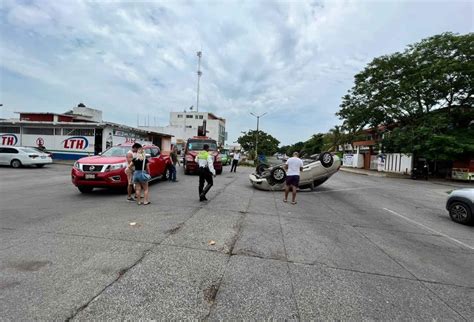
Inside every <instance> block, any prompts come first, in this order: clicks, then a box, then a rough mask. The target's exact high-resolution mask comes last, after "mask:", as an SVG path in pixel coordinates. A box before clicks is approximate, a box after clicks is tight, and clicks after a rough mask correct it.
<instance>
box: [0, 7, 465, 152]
mask: <svg viewBox="0 0 474 322" xmlns="http://www.w3.org/2000/svg"><path fill="white" fill-rule="evenodd" d="M473 10H474V9H473V5H472V2H469V1H456V0H451V1H425V0H419V1H381V0H379V1H355V0H354V1H352V0H347V1H337V0H331V1H329V0H327V1H324V0H322V1H319V0H316V1H314V0H312V1H291V2H281V1H216V0H214V1H147V2H135V1H128V2H122V1H94V2H90V1H89V2H88V1H73V0H70V1H69V0H67V1H60V0H59V1H58V0H56V1H46V0H41V1H34V0H24V1H20V0H16V1H10V0H2V1H1V2H0V18H1V19H0V32H1V35H0V102H1V103H2V104H3V105H4V107H2V111H1V116H3V117H12V116H14V114H13V112H14V111H42V112H46V111H50V112H64V111H66V110H68V109H70V108H71V107H72V106H74V105H77V104H78V103H79V102H83V103H85V104H86V105H87V106H89V107H93V108H98V109H101V110H103V112H104V118H105V119H106V120H108V121H113V122H119V123H124V124H128V125H136V123H137V115H139V116H140V118H141V120H142V121H141V123H143V122H144V119H145V117H146V116H147V115H149V116H150V119H151V120H152V121H151V123H152V124H153V123H154V121H155V120H156V122H157V123H158V124H159V125H166V124H167V123H168V119H169V112H170V111H181V110H183V109H184V108H186V107H189V106H191V105H195V102H196V69H197V57H196V51H198V50H201V49H202V52H203V60H202V72H203V76H202V78H201V95H200V111H210V112H214V113H216V114H217V115H219V116H222V117H224V118H226V119H227V131H228V132H229V140H228V143H232V141H235V140H236V139H237V137H238V136H239V134H240V131H247V130H248V129H251V128H255V126H256V120H255V118H253V117H252V116H251V115H250V114H249V113H250V112H253V113H263V112H268V114H267V115H266V116H265V117H264V118H262V119H261V123H260V124H261V129H262V130H264V131H266V132H268V133H270V134H272V135H273V136H275V137H276V138H277V139H279V140H280V141H281V142H282V143H283V144H290V143H294V142H296V141H301V140H306V139H307V138H309V137H310V136H311V135H312V134H313V133H317V132H325V131H327V130H329V129H330V128H331V127H333V126H334V125H336V124H340V120H338V119H337V117H336V116H335V115H334V113H335V112H337V110H338V108H339V104H340V102H341V97H342V96H343V95H344V94H345V93H346V91H347V90H348V89H350V88H351V86H352V82H353V76H354V75H355V74H356V73H357V72H358V71H360V70H361V69H363V68H364V66H365V65H366V64H367V63H368V62H370V61H371V60H372V59H373V58H374V57H377V56H380V55H384V54H390V53H393V52H396V51H401V50H403V49H404V48H405V47H406V45H408V44H410V43H414V42H417V41H419V40H421V39H422V38H426V37H429V36H432V35H434V34H438V33H441V32H446V31H451V32H457V33H461V34H464V33H468V32H472V31H473V20H474V13H473Z"/></svg>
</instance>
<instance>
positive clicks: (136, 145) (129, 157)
mask: <svg viewBox="0 0 474 322" xmlns="http://www.w3.org/2000/svg"><path fill="white" fill-rule="evenodd" d="M140 147H141V145H140V144H139V143H134V144H133V145H132V148H131V149H130V150H129V151H128V152H127V155H126V158H127V164H128V167H127V168H126V169H125V174H126V175H127V181H128V186H127V200H128V201H135V199H134V198H133V197H132V192H133V172H134V171H135V167H134V165H133V162H132V161H133V159H134V158H135V157H136V155H137V151H138V148H140Z"/></svg>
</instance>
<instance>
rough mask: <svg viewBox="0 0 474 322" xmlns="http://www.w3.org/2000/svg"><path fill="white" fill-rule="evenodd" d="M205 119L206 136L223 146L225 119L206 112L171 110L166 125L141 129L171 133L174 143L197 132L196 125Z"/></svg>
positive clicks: (225, 135)
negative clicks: (168, 122)
mask: <svg viewBox="0 0 474 322" xmlns="http://www.w3.org/2000/svg"><path fill="white" fill-rule="evenodd" d="M204 120H205V121H206V131H207V136H208V137H210V138H211V139H214V140H216V141H217V145H218V146H221V147H223V146H224V145H225V140H226V139H227V133H226V131H225V119H223V118H221V117H217V116H216V115H214V114H212V113H208V112H171V113H170V124H169V125H168V126H158V127H156V126H154V127H151V126H150V127H141V128H143V129H147V130H152V131H159V132H160V133H168V134H171V135H173V142H174V143H178V144H179V143H181V142H184V141H187V140H188V139H189V138H191V137H193V136H196V135H197V134H198V126H201V125H202V124H203V121H204Z"/></svg>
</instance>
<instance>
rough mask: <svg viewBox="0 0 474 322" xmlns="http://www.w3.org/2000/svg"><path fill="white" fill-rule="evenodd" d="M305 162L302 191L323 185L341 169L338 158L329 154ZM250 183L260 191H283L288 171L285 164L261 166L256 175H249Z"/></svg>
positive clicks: (301, 179) (301, 175) (322, 154)
mask: <svg viewBox="0 0 474 322" xmlns="http://www.w3.org/2000/svg"><path fill="white" fill-rule="evenodd" d="M311 157H312V159H308V160H304V159H303V162H304V166H303V171H301V174H300V183H299V188H300V189H311V190H313V189H314V188H316V187H317V186H319V185H321V184H323V183H324V182H326V180H328V179H329V178H330V177H331V176H332V175H333V174H334V173H336V172H337V171H338V170H339V168H340V167H341V160H340V159H339V157H338V156H336V155H332V154H331V153H329V152H324V153H321V154H319V155H315V156H311ZM249 179H250V183H251V184H252V185H253V186H254V187H255V188H257V189H260V190H283V189H284V188H285V181H286V171H285V168H284V164H279V165H276V166H273V167H268V166H266V165H264V164H261V165H259V166H258V167H257V170H256V172H255V173H253V174H250V175H249Z"/></svg>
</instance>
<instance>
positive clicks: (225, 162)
mask: <svg viewBox="0 0 474 322" xmlns="http://www.w3.org/2000/svg"><path fill="white" fill-rule="evenodd" d="M220 156H221V162H222V165H223V166H224V165H228V164H229V163H230V157H229V155H228V154H227V153H222V152H221V153H220Z"/></svg>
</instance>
